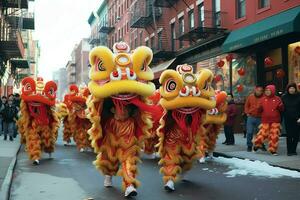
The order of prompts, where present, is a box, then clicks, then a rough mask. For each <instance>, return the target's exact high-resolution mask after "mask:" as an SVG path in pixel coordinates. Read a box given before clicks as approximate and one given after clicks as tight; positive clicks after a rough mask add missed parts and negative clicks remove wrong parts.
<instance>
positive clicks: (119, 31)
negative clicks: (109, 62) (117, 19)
mask: <svg viewBox="0 0 300 200" xmlns="http://www.w3.org/2000/svg"><path fill="white" fill-rule="evenodd" d="M118 34H119V40H118V41H120V40H121V30H120V29H119V30H118Z"/></svg>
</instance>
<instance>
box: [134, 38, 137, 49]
mask: <svg viewBox="0 0 300 200" xmlns="http://www.w3.org/2000/svg"><path fill="white" fill-rule="evenodd" d="M137 43H138V39H137V37H136V38H134V48H136V47H137V45H138V44H137Z"/></svg>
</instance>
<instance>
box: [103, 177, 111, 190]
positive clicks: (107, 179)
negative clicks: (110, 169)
mask: <svg viewBox="0 0 300 200" xmlns="http://www.w3.org/2000/svg"><path fill="white" fill-rule="evenodd" d="M104 187H112V176H109V175H105V178H104Z"/></svg>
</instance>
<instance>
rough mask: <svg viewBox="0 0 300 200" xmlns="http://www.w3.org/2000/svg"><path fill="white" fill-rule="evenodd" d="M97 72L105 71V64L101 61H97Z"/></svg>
mask: <svg viewBox="0 0 300 200" xmlns="http://www.w3.org/2000/svg"><path fill="white" fill-rule="evenodd" d="M96 70H97V71H101V72H103V71H105V68H104V66H103V62H102V60H100V59H99V60H98V61H97V64H96Z"/></svg>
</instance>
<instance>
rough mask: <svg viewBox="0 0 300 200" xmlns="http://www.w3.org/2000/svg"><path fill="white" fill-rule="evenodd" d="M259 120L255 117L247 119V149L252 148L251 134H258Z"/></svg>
mask: <svg viewBox="0 0 300 200" xmlns="http://www.w3.org/2000/svg"><path fill="white" fill-rule="evenodd" d="M260 123H261V120H260V118H256V117H251V116H248V118H247V127H246V128H247V146H248V147H252V146H253V144H252V139H253V133H254V131H255V133H257V132H258V126H259V125H260Z"/></svg>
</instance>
